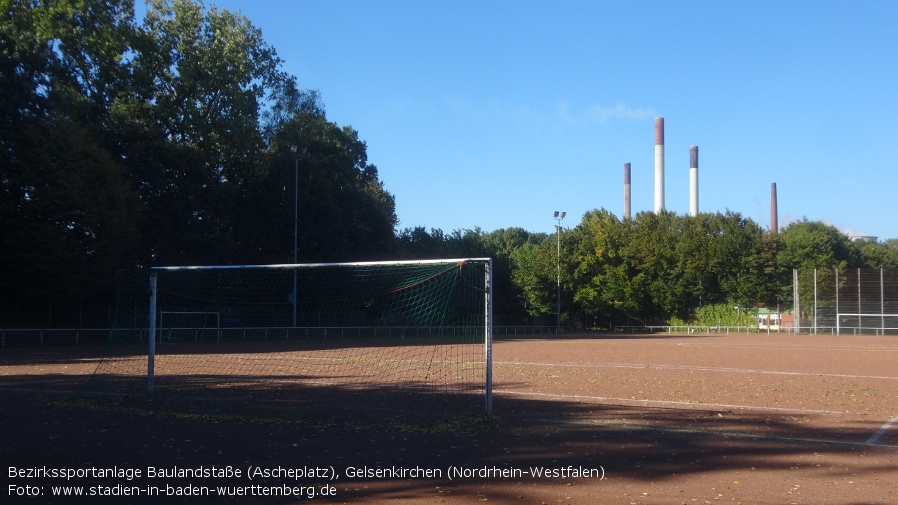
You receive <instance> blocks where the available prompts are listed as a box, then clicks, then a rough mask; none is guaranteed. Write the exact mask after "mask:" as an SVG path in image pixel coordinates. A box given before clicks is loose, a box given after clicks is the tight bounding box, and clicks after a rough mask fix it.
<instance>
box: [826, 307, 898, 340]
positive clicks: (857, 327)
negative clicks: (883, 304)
mask: <svg viewBox="0 0 898 505" xmlns="http://www.w3.org/2000/svg"><path fill="white" fill-rule="evenodd" d="M842 332H845V333H848V332H851V333H852V334H854V335H858V334H870V333H874V334H876V335H886V334H895V333H898V314H849V313H842V312H840V313H838V314H836V335H841V334H842Z"/></svg>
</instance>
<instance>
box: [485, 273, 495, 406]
mask: <svg viewBox="0 0 898 505" xmlns="http://www.w3.org/2000/svg"><path fill="white" fill-rule="evenodd" d="M484 267H485V270H486V272H485V275H484V282H485V283H486V293H485V296H484V298H485V308H484V317H485V318H486V323H485V324H484V351H485V353H486V356H485V360H486V374H485V375H486V377H485V378H484V379H485V384H484V393H485V395H486V399H485V400H486V415H491V414H492V413H493V303H492V302H493V282H492V278H493V273H492V272H493V259H492V258H490V259H489V260H488V261H487V262H486V264H485V265H484Z"/></svg>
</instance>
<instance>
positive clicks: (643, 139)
mask: <svg viewBox="0 0 898 505" xmlns="http://www.w3.org/2000/svg"><path fill="white" fill-rule="evenodd" d="M213 4H214V5H216V6H217V7H219V8H225V9H228V10H231V11H240V12H242V13H243V14H244V15H245V16H246V17H247V18H249V20H250V21H251V22H252V24H253V25H255V26H256V27H257V28H259V29H261V30H262V34H263V37H264V39H265V40H266V41H267V42H268V43H269V44H270V45H272V46H273V47H275V48H276V50H277V52H278V55H279V56H280V57H281V58H282V59H283V60H284V69H285V70H286V71H288V72H289V73H291V74H293V75H295V76H297V78H298V80H299V83H300V86H301V87H303V88H310V89H317V90H319V91H320V92H321V95H322V98H323V101H324V104H325V106H326V109H327V115H328V118H329V119H330V120H331V121H334V122H336V123H338V124H340V125H351V126H352V127H354V128H355V129H356V130H358V131H359V135H360V137H361V138H362V139H363V140H365V141H366V142H367V145H368V155H369V162H371V163H373V164H375V165H377V167H378V169H379V171H380V178H381V180H382V181H383V182H384V183H385V186H386V188H387V190H388V191H390V192H391V193H393V194H394V195H395V197H396V210H397V214H398V217H399V220H400V224H399V228H400V229H402V228H406V227H413V226H424V227H426V228H428V229H429V228H441V229H443V230H444V231H447V232H449V231H452V230H456V229H468V228H475V227H480V228H482V229H483V230H485V231H492V230H495V229H498V228H507V227H512V226H517V227H523V228H525V229H527V230H529V231H534V232H546V233H551V232H553V230H554V225H555V221H554V219H553V218H552V213H553V211H555V210H564V211H566V212H567V213H568V217H567V219H566V220H565V222H564V223H563V224H564V225H565V226H574V225H576V224H577V223H578V222H579V221H580V218H581V217H582V215H583V213H584V212H586V211H588V210H591V209H595V208H602V207H604V208H606V209H608V210H609V211H611V212H613V213H615V214H616V215H618V216H621V215H622V213H623V166H624V163H625V162H629V163H631V164H632V208H633V213H634V214H635V213H636V212H638V211H643V210H646V211H651V210H652V209H653V208H654V118H655V117H664V120H665V165H666V167H665V168H666V184H665V200H666V202H665V203H666V207H667V209H668V210H671V211H674V212H677V213H680V214H684V213H687V212H688V210H689V147H690V146H692V145H697V146H698V147H699V180H700V182H699V187H700V199H699V207H700V210H701V211H702V212H714V211H721V212H722V211H725V210H727V209H729V210H732V211H735V212H740V213H742V214H743V215H744V216H746V217H748V218H751V219H753V220H754V221H756V222H758V223H759V224H761V225H762V226H763V227H765V228H766V227H768V226H769V223H770V185H771V183H773V182H776V183H777V189H778V194H779V223H780V226H781V227H782V226H785V225H786V224H788V223H789V222H790V221H793V220H797V219H801V218H803V217H807V218H808V219H810V220H812V221H817V220H820V221H824V222H826V223H828V224H832V225H833V226H836V227H837V228H839V229H840V230H842V231H844V232H846V233H848V234H857V235H875V236H878V237H879V238H880V239H881V240H884V239H889V238H898V191H896V190H898V161H896V159H898V142H896V138H898V132H896V127H898V91H896V90H898V2H896V1H893V0H884V1H872V0H859V1H847V0H846V1H823V0H818V1H750V2H748V1H746V2H730V1H647V0H644V1H639V0H637V1H620V2H600V1H584V2H580V1H576V2H575V1H560V2H548V1H527V0H516V1H476V2H475V1H467V0H460V1H459V0H453V1H425V0H416V1H404V0H378V1H375V0H364V1H362V0H218V1H214V2H213V1H209V0H206V5H207V6H210V5H213Z"/></svg>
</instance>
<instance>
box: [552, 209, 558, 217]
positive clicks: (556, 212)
mask: <svg viewBox="0 0 898 505" xmlns="http://www.w3.org/2000/svg"><path fill="white" fill-rule="evenodd" d="M552 217H554V218H556V219H557V218H558V211H557V210H556V211H555V215H554V216H552Z"/></svg>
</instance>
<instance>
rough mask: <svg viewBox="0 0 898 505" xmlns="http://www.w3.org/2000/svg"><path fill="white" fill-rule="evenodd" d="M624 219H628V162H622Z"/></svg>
mask: <svg viewBox="0 0 898 505" xmlns="http://www.w3.org/2000/svg"><path fill="white" fill-rule="evenodd" d="M624 219H630V164H629V163H624Z"/></svg>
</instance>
